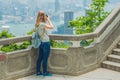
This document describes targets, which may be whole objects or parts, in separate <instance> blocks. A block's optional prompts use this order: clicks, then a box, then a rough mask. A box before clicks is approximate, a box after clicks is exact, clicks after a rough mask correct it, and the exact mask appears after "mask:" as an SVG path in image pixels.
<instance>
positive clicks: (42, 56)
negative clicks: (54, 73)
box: [36, 42, 50, 73]
mask: <svg viewBox="0 0 120 80" xmlns="http://www.w3.org/2000/svg"><path fill="white" fill-rule="evenodd" d="M49 54H50V42H42V43H41V45H40V47H39V55H38V59H37V64H36V68H37V70H36V72H41V71H40V68H41V63H42V67H43V73H45V72H47V62H48V57H49Z"/></svg>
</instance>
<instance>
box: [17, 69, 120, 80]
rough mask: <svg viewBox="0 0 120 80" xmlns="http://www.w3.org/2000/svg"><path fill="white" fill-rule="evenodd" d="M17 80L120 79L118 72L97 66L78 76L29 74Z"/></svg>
mask: <svg viewBox="0 0 120 80" xmlns="http://www.w3.org/2000/svg"><path fill="white" fill-rule="evenodd" d="M17 80H120V72H116V71H112V70H108V69H104V68H99V69H96V70H94V71H91V72H88V73H86V74H83V75H80V76H67V75H58V74H53V76H49V77H44V76H36V75H31V76H27V77H24V78H20V79H17Z"/></svg>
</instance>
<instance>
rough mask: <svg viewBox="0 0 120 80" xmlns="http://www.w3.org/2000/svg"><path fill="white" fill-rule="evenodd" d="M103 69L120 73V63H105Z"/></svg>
mask: <svg viewBox="0 0 120 80" xmlns="http://www.w3.org/2000/svg"><path fill="white" fill-rule="evenodd" d="M102 67H103V68H107V69H110V70H115V71H118V72H120V63H116V62H112V61H104V62H102Z"/></svg>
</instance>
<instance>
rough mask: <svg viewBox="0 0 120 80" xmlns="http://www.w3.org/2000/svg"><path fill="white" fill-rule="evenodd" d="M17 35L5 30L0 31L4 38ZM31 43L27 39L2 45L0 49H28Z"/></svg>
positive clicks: (5, 50)
mask: <svg viewBox="0 0 120 80" xmlns="http://www.w3.org/2000/svg"><path fill="white" fill-rule="evenodd" d="M12 37H15V36H14V35H12V34H11V33H8V31H5V30H3V31H2V32H1V33H0V39H3V38H12ZM29 45H31V41H25V42H22V43H18V44H17V43H12V44H6V45H3V46H1V47H0V51H3V52H12V51H16V50H21V49H26V48H28V46H29Z"/></svg>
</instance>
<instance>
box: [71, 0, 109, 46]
mask: <svg viewBox="0 0 120 80" xmlns="http://www.w3.org/2000/svg"><path fill="white" fill-rule="evenodd" d="M108 2H109V0H92V4H91V5H90V7H89V9H88V10H87V11H86V16H80V17H77V18H76V19H75V20H72V21H70V22H69V27H74V28H75V32H76V34H85V33H90V32H93V31H94V30H95V29H96V28H97V26H98V25H100V23H101V22H102V21H103V20H104V19H105V18H106V17H107V16H108V15H109V12H105V11H104V7H105V5H106V3H108ZM92 41H94V40H90V41H86V40H82V41H81V43H80V45H82V46H88V45H89V44H90V43H91V42H92Z"/></svg>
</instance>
